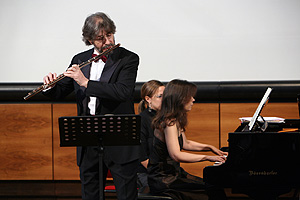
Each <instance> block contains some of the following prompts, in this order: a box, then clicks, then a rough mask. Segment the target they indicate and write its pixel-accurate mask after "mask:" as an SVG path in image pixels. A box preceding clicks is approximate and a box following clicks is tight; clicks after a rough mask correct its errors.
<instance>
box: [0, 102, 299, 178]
mask: <svg viewBox="0 0 300 200" xmlns="http://www.w3.org/2000/svg"><path fill="white" fill-rule="evenodd" d="M257 105H258V103H195V104H194V106H193V109H192V110H191V111H190V112H189V114H188V120H189V124H188V127H187V132H186V135H187V137H188V138H189V139H191V140H195V141H199V142H202V143H209V144H212V145H214V146H216V147H223V146H227V145H228V144H227V134H228V133H229V132H233V131H234V130H235V129H236V128H237V127H238V126H239V120H238V118H239V117H245V116H252V115H253V112H254V110H255V109H256V107H257ZM135 107H137V104H135ZM0 113H1V116H0V123H1V125H0V132H1V134H0V160H1V165H0V180H78V179H79V171H78V167H77V165H76V151H75V147H60V146H59V131H58V117H60V116H76V105H75V104H63V103H44V104H0ZM262 115H263V116H277V117H283V118H290V119H293V118H298V116H299V115H298V106H297V103H296V102H292V103H269V104H268V105H267V107H266V108H265V109H264V110H263V113H262ZM212 164H213V163H210V162H202V163H193V164H190V163H183V164H182V167H183V168H184V169H186V170H187V171H188V172H190V173H192V174H194V175H198V176H202V175H203V172H202V170H203V168H204V167H205V166H207V165H212Z"/></svg>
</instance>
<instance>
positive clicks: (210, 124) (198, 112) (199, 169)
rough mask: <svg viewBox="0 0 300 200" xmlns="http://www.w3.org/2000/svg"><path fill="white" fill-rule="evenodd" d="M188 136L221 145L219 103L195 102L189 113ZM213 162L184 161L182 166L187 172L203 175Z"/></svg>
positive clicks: (202, 141)
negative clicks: (204, 169)
mask: <svg viewBox="0 0 300 200" xmlns="http://www.w3.org/2000/svg"><path fill="white" fill-rule="evenodd" d="M186 136H187V138H188V139H190V140H194V141H197V142H200V143H206V144H211V145H214V146H216V147H219V104H218V103H195V104H194V105H193V108H192V110H191V111H190V112H189V113H188V127H187V130H186ZM201 154H207V155H213V154H212V153H209V152H201ZM212 164H213V163H211V162H208V161H205V162H199V163H182V164H181V166H182V167H183V168H184V169H185V170H186V171H187V172H189V173H191V174H193V175H196V176H200V177H202V176H203V168H204V167H205V166H208V165H212Z"/></svg>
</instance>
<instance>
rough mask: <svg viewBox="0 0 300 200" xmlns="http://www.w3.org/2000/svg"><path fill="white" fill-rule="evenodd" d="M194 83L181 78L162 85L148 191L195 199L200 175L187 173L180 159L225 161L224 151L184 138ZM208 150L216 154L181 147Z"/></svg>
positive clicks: (200, 183) (150, 160)
mask: <svg viewBox="0 0 300 200" xmlns="http://www.w3.org/2000/svg"><path fill="white" fill-rule="evenodd" d="M196 92H197V87H196V85H194V84H193V83H190V82H188V81H184V80H178V79H175V80H172V81H171V82H169V83H168V84H167V85H166V88H165V90H164V93H163V99H162V105H161V109H160V110H159V111H158V112H157V115H156V116H155V117H154V120H153V126H154V128H155V130H154V139H153V150H152V152H151V154H150V159H149V164H148V184H149V187H150V191H151V193H154V194H164V195H167V196H171V197H172V199H180V200H181V199H199V193H200V192H202V193H203V190H204V189H205V184H204V182H203V179H202V178H200V177H197V176H193V175H191V174H189V173H187V172H186V171H185V170H184V169H183V168H181V167H180V162H186V163H194V162H201V161H211V162H225V160H226V157H225V156H224V155H227V153H226V152H223V151H221V150H219V149H218V148H216V147H214V146H212V145H208V144H202V143H198V142H195V141H191V140H188V139H187V138H186V135H185V128H186V125H187V112H188V111H190V110H191V109H192V106H193V102H194V101H195V99H194V96H195V94H196ZM183 149H184V150H190V151H212V152H213V153H215V154H216V156H209V155H199V154H193V153H188V152H183V151H181V150H183Z"/></svg>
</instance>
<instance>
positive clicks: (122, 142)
mask: <svg viewBox="0 0 300 200" xmlns="http://www.w3.org/2000/svg"><path fill="white" fill-rule="evenodd" d="M58 121H59V133H60V146H61V147H71V146H98V147H99V199H100V200H103V199H104V191H103V188H104V183H103V178H104V177H103V172H102V169H103V151H104V146H128V145H140V131H141V116H139V115H133V114H132V115H98V116H97V115H95V116H73V117H60V118H59V119H58Z"/></svg>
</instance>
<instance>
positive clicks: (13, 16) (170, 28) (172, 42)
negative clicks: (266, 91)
mask: <svg viewBox="0 0 300 200" xmlns="http://www.w3.org/2000/svg"><path fill="white" fill-rule="evenodd" d="M97 11H102V12H105V13H107V14H108V15H109V16H110V17H111V18H112V19H113V20H114V22H115V24H116V26H117V32H116V35H115V38H116V42H117V43H120V44H121V46H123V47H125V48H127V49H129V50H131V51H134V52H136V53H137V54H138V55H139V56H140V65H139V71H138V77H137V81H139V82H143V81H147V80H150V79H158V80H161V81H169V80H171V79H174V78H180V79H186V80H189V81H259V80H300V1H299V0H180V1H179V0H109V1H102V0H77V1H76V0H1V1H0V27H1V31H0V44H1V48H0V59H1V73H0V82H2V83H7V82H8V83H10V82H17V83H24V82H25V83H27V82H42V78H43V76H44V75H46V74H47V73H49V72H56V73H57V74H61V73H62V72H63V71H64V70H65V69H66V68H67V66H68V65H69V63H70V61H71V58H72V57H73V55H75V54H77V53H79V52H81V51H84V50H86V49H88V48H91V47H87V46H85V44H84V43H83V42H82V38H81V28H82V25H83V22H84V20H85V18H86V17H87V16H88V15H90V14H92V13H95V12H97Z"/></svg>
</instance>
